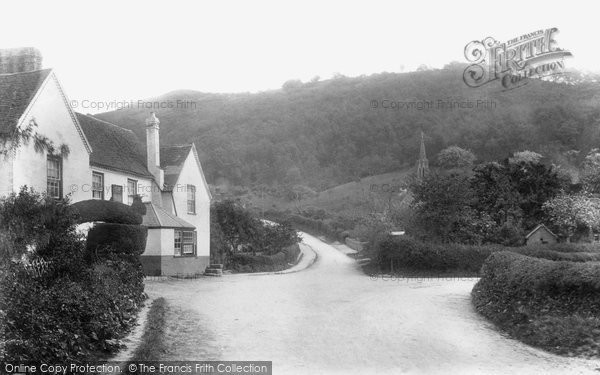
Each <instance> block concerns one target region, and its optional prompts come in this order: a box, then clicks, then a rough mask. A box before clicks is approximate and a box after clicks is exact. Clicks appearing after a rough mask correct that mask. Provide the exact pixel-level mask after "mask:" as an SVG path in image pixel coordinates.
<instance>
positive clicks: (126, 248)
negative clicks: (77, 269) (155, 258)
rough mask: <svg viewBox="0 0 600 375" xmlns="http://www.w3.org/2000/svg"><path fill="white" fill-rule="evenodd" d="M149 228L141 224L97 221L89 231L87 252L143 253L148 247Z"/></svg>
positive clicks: (98, 253)
mask: <svg viewBox="0 0 600 375" xmlns="http://www.w3.org/2000/svg"><path fill="white" fill-rule="evenodd" d="M147 235H148V228H147V227H145V226H141V225H128V224H114V223H97V224H95V225H94V227H93V228H92V229H90V231H89V232H88V237H87V252H88V254H95V255H97V256H99V255H102V254H105V253H106V252H113V253H118V254H129V255H141V254H142V253H143V252H144V250H145V249H146V237H147Z"/></svg>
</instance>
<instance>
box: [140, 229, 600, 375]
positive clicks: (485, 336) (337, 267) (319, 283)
mask: <svg viewBox="0 0 600 375" xmlns="http://www.w3.org/2000/svg"><path fill="white" fill-rule="evenodd" d="M303 242H304V244H305V245H307V247H310V248H312V249H313V250H314V251H315V252H316V254H317V255H318V258H317V260H316V262H315V263H314V264H313V265H312V266H310V267H309V268H307V269H304V270H302V271H300V272H294V273H287V274H268V275H231V276H225V277H222V278H202V279H198V280H188V281H178V280H167V281H150V282H148V283H147V286H146V290H147V292H148V294H149V295H150V296H152V297H158V296H164V297H166V299H167V300H168V301H169V303H170V305H171V307H172V309H171V312H170V319H169V327H168V333H167V342H168V347H169V351H168V352H167V353H165V357H164V358H161V359H163V360H176V359H179V360H217V359H220V360H237V361H240V360H267V361H273V373H274V374H402V373H406V374H511V375H516V374H561V375H562V374H600V361H587V360H582V359H569V358H563V357H558V356H554V355H551V354H547V353H545V352H542V351H540V350H537V349H533V348H530V347H528V346H526V345H524V344H521V343H519V342H517V341H515V340H511V339H509V338H506V337H504V336H502V335H501V334H500V333H498V332H497V331H495V330H494V328H493V327H492V326H491V325H490V324H489V323H487V322H486V321H485V320H483V319H482V318H481V317H479V316H478V315H477V314H476V313H475V311H474V310H473V308H472V307H471V303H470V297H469V293H470V291H471V289H472V287H473V285H474V283H475V281H476V280H475V279H463V280H431V279H430V280H426V281H423V280H421V281H418V280H390V279H388V278H384V279H382V278H372V277H369V276H366V275H364V274H363V273H362V272H361V271H360V270H359V269H358V267H357V265H356V262H355V261H354V260H352V259H351V258H348V257H347V256H345V255H343V254H342V253H340V252H339V251H338V250H336V249H335V248H333V247H332V246H330V245H328V244H325V243H323V242H322V241H320V240H318V239H316V238H314V237H312V236H309V235H307V234H303ZM305 248H306V247H305Z"/></svg>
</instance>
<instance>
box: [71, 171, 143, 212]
mask: <svg viewBox="0 0 600 375" xmlns="http://www.w3.org/2000/svg"><path fill="white" fill-rule="evenodd" d="M91 169H92V171H93V172H99V173H102V174H104V200H110V198H111V197H112V191H111V185H120V186H122V187H123V202H122V203H125V204H127V180H128V179H132V180H136V181H137V185H138V190H137V191H138V194H139V195H140V196H141V197H142V201H143V202H150V201H151V197H152V190H151V189H152V186H153V185H152V181H151V180H150V179H148V178H141V177H136V176H133V175H128V174H126V173H121V172H115V171H111V170H108V169H104V168H98V167H95V166H92V167H91ZM83 190H85V191H86V192H88V194H89V196H90V198H91V197H92V177H91V174H90V180H89V181H88V182H87V183H86V184H85V185H84V186H83Z"/></svg>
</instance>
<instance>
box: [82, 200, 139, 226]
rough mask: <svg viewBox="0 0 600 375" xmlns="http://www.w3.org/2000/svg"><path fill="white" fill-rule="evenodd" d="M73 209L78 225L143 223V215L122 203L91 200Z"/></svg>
mask: <svg viewBox="0 0 600 375" xmlns="http://www.w3.org/2000/svg"><path fill="white" fill-rule="evenodd" d="M71 207H72V208H73V210H74V211H75V212H76V213H77V214H78V219H77V223H87V222H92V221H102V222H105V223H115V224H138V225H139V224H141V223H142V215H140V214H139V213H138V212H137V211H136V210H135V209H132V208H131V207H130V206H128V205H126V204H123V203H120V202H115V201H104V200H97V199H89V200H86V201H81V202H77V203H73V204H72V205H71Z"/></svg>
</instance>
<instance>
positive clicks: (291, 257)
mask: <svg viewBox="0 0 600 375" xmlns="http://www.w3.org/2000/svg"><path fill="white" fill-rule="evenodd" d="M299 254H300V246H298V244H294V245H291V246H288V247H286V248H285V249H283V250H282V251H280V252H278V253H276V254H274V255H252V254H249V253H235V254H232V256H231V264H232V265H233V267H232V268H233V270H235V271H237V272H267V271H281V270H284V269H286V268H288V267H289V264H290V263H292V264H293V263H294V262H295V261H296V260H297V259H298V255H299Z"/></svg>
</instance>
